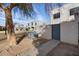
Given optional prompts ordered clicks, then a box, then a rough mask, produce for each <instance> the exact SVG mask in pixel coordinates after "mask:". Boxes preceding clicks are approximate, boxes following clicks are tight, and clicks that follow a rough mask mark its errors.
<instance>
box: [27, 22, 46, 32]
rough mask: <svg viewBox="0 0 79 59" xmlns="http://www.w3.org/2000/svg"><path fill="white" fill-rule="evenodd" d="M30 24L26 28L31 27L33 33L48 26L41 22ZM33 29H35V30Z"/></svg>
mask: <svg viewBox="0 0 79 59" xmlns="http://www.w3.org/2000/svg"><path fill="white" fill-rule="evenodd" d="M32 23H33V25H32ZM35 23H36V25H35ZM28 24H29V26H28ZM28 24H27V25H26V27H27V28H29V27H30V30H32V31H40V30H41V28H42V27H44V26H45V25H46V24H45V23H44V22H41V21H32V22H30V23H28ZM41 26H42V27H41ZM32 27H34V29H33V28H32Z"/></svg>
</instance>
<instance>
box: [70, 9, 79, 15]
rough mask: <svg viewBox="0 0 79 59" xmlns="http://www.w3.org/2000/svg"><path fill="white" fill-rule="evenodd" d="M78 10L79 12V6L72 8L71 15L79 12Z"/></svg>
mask: <svg viewBox="0 0 79 59" xmlns="http://www.w3.org/2000/svg"><path fill="white" fill-rule="evenodd" d="M78 12H79V7H76V8H72V9H70V15H74V14H78Z"/></svg>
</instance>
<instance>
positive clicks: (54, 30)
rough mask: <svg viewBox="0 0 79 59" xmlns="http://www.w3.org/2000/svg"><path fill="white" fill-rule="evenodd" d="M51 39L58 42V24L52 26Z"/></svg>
mask: <svg viewBox="0 0 79 59" xmlns="http://www.w3.org/2000/svg"><path fill="white" fill-rule="evenodd" d="M52 38H53V39H55V40H60V24H55V25H52Z"/></svg>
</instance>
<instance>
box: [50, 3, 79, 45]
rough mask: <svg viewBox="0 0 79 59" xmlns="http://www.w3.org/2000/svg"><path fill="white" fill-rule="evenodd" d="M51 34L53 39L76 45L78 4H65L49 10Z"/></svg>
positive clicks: (78, 16)
mask: <svg viewBox="0 0 79 59" xmlns="http://www.w3.org/2000/svg"><path fill="white" fill-rule="evenodd" d="M51 24H52V25H53V27H52V36H53V39H55V40H60V41H62V42H65V43H70V44H75V45H78V43H79V42H78V41H79V4H78V3H76V4H73V3H70V4H65V5H63V6H62V7H60V8H55V9H53V10H52V11H51Z"/></svg>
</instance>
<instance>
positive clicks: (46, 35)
mask: <svg viewBox="0 0 79 59" xmlns="http://www.w3.org/2000/svg"><path fill="white" fill-rule="evenodd" d="M41 37H42V38H45V39H48V40H50V39H52V25H47V26H46V27H45V32H44V33H43V34H42V36H41Z"/></svg>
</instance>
